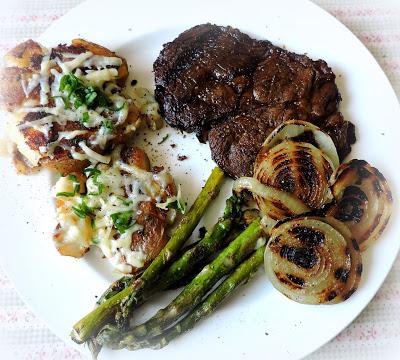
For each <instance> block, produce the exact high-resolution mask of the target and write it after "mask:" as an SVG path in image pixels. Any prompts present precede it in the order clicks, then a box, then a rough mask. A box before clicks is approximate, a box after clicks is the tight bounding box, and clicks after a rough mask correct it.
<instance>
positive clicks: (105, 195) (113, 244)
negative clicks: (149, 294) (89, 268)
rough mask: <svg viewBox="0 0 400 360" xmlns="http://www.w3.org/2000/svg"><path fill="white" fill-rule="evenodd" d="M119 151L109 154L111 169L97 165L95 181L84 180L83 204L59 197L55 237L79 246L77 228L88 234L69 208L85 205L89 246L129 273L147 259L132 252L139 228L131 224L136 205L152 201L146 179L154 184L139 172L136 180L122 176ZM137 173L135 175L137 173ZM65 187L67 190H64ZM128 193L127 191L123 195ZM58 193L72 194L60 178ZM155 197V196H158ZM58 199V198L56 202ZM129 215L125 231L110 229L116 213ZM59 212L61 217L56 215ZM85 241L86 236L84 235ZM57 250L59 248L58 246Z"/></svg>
mask: <svg viewBox="0 0 400 360" xmlns="http://www.w3.org/2000/svg"><path fill="white" fill-rule="evenodd" d="M119 154H120V149H119V148H117V149H116V150H115V151H114V152H113V154H112V157H113V163H112V165H111V166H110V165H102V164H100V165H97V170H98V172H99V173H98V174H97V176H96V179H94V178H93V176H90V177H89V178H87V179H86V190H87V195H86V196H85V197H84V200H82V198H81V197H80V196H74V197H62V203H61V205H60V204H59V205H60V206H58V207H57V211H58V219H59V222H60V224H62V226H61V228H60V229H59V230H58V234H62V235H63V236H64V237H65V242H66V243H67V244H68V245H69V246H72V245H74V246H75V247H74V248H73V249H76V248H79V246H82V244H81V243H79V242H80V241H81V239H79V235H78V234H79V231H80V228H79V226H85V229H84V230H83V231H89V230H88V228H87V227H86V225H87V222H82V221H81V220H82V219H79V218H78V217H77V216H76V215H75V214H74V213H73V212H72V211H71V209H72V206H77V205H79V204H81V203H82V201H85V204H86V205H87V206H88V207H89V208H90V209H92V214H93V215H92V216H93V217H92V218H93V220H94V221H93V227H91V228H90V236H91V238H92V244H93V245H96V246H98V247H99V248H100V249H101V251H102V252H103V254H104V255H105V257H106V258H107V259H108V260H109V261H110V263H111V264H112V266H113V267H114V268H115V269H117V270H118V271H120V272H124V273H130V272H132V270H133V268H141V267H143V265H144V263H145V262H146V259H147V254H146V253H145V251H144V249H143V248H142V247H141V246H138V247H136V248H133V249H132V235H133V234H134V233H136V232H137V231H139V230H142V226H140V225H138V224H136V223H135V219H136V218H137V216H138V214H139V205H140V203H141V202H143V201H152V199H153V198H152V197H151V196H149V195H148V194H146V191H147V185H146V181H147V180H146V179H152V181H156V180H155V178H154V175H153V174H152V173H150V172H147V171H144V170H141V169H140V170H141V171H142V172H144V173H146V174H147V176H144V174H143V173H142V172H141V173H140V174H141V175H140V176H139V177H137V176H136V175H134V174H129V175H127V174H125V173H123V172H122V171H121V160H120V159H119ZM138 173H139V172H138ZM161 178H165V179H170V180H171V181H172V182H173V179H172V177H171V176H170V175H161V176H160V175H159V176H158V179H161ZM98 184H102V191H101V192H99V187H98ZM68 185H69V186H68ZM168 185H169V184H168V183H159V184H158V188H159V189H161V190H160V191H164V190H165V187H166V186H168ZM127 189H129V191H127ZM60 191H67V192H71V191H73V186H72V182H71V181H70V180H68V178H67V177H62V178H60V180H59V181H58V182H57V184H56V187H55V190H54V193H55V194H56V193H57V192H60ZM158 197H159V195H158ZM58 199H59V198H58ZM127 211H129V212H131V213H132V220H131V225H132V226H130V227H129V228H128V229H127V230H126V231H124V232H122V233H119V231H117V229H116V228H115V227H114V223H113V219H112V216H113V214H116V213H121V212H127ZM60 212H61V213H60ZM84 236H85V239H87V233H84ZM57 246H58V247H59V248H60V246H63V243H62V242H59V243H58V244H57Z"/></svg>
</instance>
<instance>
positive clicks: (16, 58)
mask: <svg viewBox="0 0 400 360" xmlns="http://www.w3.org/2000/svg"><path fill="white" fill-rule="evenodd" d="M43 55H44V51H43V49H42V47H41V46H40V45H39V44H38V43H37V42H35V41H33V40H32V39H29V40H27V41H25V42H23V43H21V44H19V45H17V46H16V47H14V48H13V49H11V50H10V51H9V52H8V53H7V54H6V55H5V56H4V61H5V65H6V66H7V67H19V68H22V69H28V70H31V71H38V70H40V63H41V62H42V59H43Z"/></svg>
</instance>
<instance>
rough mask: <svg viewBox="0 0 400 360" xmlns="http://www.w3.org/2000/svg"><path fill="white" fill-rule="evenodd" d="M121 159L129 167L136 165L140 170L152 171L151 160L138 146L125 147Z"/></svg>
mask: <svg viewBox="0 0 400 360" xmlns="http://www.w3.org/2000/svg"><path fill="white" fill-rule="evenodd" d="M121 158H122V160H123V161H124V162H125V163H127V164H128V165H135V166H137V167H138V168H140V169H143V170H146V171H150V160H149V157H148V156H147V154H146V153H145V152H144V150H143V149H141V148H138V147H136V146H128V147H124V148H123V149H122V150H121Z"/></svg>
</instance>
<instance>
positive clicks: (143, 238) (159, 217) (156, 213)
mask: <svg viewBox="0 0 400 360" xmlns="http://www.w3.org/2000/svg"><path fill="white" fill-rule="evenodd" d="M121 158H122V160H123V161H124V162H126V163H127V164H129V165H135V166H137V167H139V168H141V169H143V170H146V171H150V168H151V166H150V160H149V158H148V156H147V154H146V153H145V152H144V150H143V149H141V148H138V147H136V146H128V147H125V148H123V149H122V150H121ZM174 195H176V186H175V183H174V181H173V179H172V178H171V182H170V183H169V184H168V186H167V189H166V191H165V192H164V193H163V194H162V196H161V197H162V201H165V200H166V198H167V197H168V196H174ZM136 222H137V223H138V224H139V225H142V226H143V230H142V231H137V232H135V233H133V234H132V244H131V249H132V250H135V249H138V248H142V249H143V251H144V252H145V254H146V255H147V259H146V262H145V264H144V268H146V267H147V266H148V265H149V264H150V263H151V261H152V260H153V259H154V258H155V257H156V256H157V255H158V254H159V253H160V251H161V250H162V249H163V248H164V246H165V244H166V243H167V241H168V237H167V235H166V233H165V229H166V227H167V226H168V223H167V212H166V211H165V210H162V209H160V208H158V207H157V206H156V203H155V202H154V201H144V202H141V203H140V205H139V216H138V217H137V219H136ZM139 270H141V269H136V268H134V269H133V271H132V272H133V273H135V272H137V271H139Z"/></svg>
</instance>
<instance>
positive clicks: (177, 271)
mask: <svg viewBox="0 0 400 360" xmlns="http://www.w3.org/2000/svg"><path fill="white" fill-rule="evenodd" d="M240 216H241V199H240V198H238V197H237V196H235V195H233V196H231V197H230V198H228V199H227V200H226V203H225V209H224V214H223V216H222V217H221V218H220V219H219V220H218V222H217V223H216V224H215V225H214V227H213V229H212V230H211V231H209V232H207V233H206V234H205V236H204V237H203V239H201V240H199V241H196V242H195V243H192V244H189V245H187V246H185V247H184V248H183V249H182V251H181V252H180V253H179V254H178V255H177V257H178V259H177V260H176V261H175V262H173V263H172V265H171V266H170V267H169V268H168V270H167V271H166V272H164V273H163V274H162V275H161V278H160V280H159V281H158V282H157V285H155V286H154V288H156V289H157V290H168V289H173V288H177V287H181V286H186V285H187V284H188V283H189V282H190V281H192V280H193V278H194V276H195V275H196V273H195V272H196V270H198V271H200V270H201V268H203V267H204V266H205V265H206V263H205V261H208V258H209V257H210V256H212V255H213V254H215V252H216V251H217V250H219V249H221V248H222V247H224V246H226V245H227V244H228V243H229V242H231V241H232V240H233V239H234V238H235V237H236V236H237V235H239V233H238V231H237V230H236V231H234V232H233V233H232V234H230V235H229V236H228V237H227V234H228V233H229V232H230V230H231V228H232V225H233V224H234V223H236V222H238V221H239V220H240ZM231 235H236V236H234V237H232V236H231ZM198 271H197V272H198ZM137 277H138V276H136V275H133V276H123V277H121V278H120V279H118V280H116V281H114V282H113V283H112V284H111V285H110V286H109V288H108V289H107V290H106V291H105V292H104V293H103V295H102V296H101V297H100V298H99V300H98V301H97V304H98V305H100V304H101V303H103V302H104V301H105V300H107V299H109V298H111V297H112V296H114V295H116V294H117V293H119V292H121V291H122V290H124V289H125V288H126V287H128V286H129V285H131V284H132V283H133V282H134V281H135V280H136V279H137Z"/></svg>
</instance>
